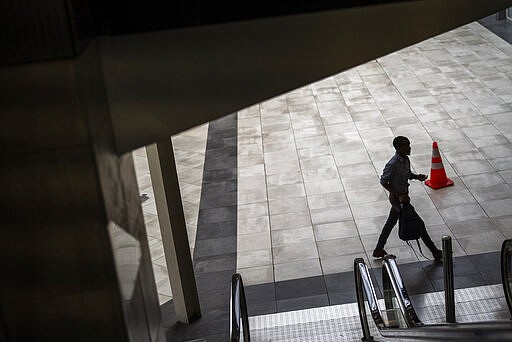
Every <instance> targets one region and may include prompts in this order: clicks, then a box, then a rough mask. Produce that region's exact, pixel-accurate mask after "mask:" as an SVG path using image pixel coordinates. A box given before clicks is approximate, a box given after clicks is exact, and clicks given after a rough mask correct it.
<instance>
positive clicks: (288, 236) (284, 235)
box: [272, 227, 315, 247]
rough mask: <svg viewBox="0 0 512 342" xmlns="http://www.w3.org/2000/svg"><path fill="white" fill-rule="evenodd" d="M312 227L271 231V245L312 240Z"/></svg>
mask: <svg viewBox="0 0 512 342" xmlns="http://www.w3.org/2000/svg"><path fill="white" fill-rule="evenodd" d="M313 241H315V236H314V234H313V228H312V227H303V228H292V229H282V230H274V231H272V246H274V247H279V246H285V245H288V244H294V243H300V242H313Z"/></svg>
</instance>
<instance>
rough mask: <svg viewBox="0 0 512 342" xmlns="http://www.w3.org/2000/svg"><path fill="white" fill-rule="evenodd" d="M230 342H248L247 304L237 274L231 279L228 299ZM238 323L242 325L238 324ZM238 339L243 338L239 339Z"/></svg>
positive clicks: (240, 277) (239, 276) (249, 338)
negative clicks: (229, 297)
mask: <svg viewBox="0 0 512 342" xmlns="http://www.w3.org/2000/svg"><path fill="white" fill-rule="evenodd" d="M229 317H230V330H229V341H230V342H238V341H244V342H250V341H251V335H250V332H249V314H248V312H247V303H246V301H245V291H244V284H243V282H242V276H241V275H240V274H238V273H235V274H233V277H232V278H231V299H230V315H229ZM240 322H241V323H242V324H240ZM240 337H243V338H242V339H240Z"/></svg>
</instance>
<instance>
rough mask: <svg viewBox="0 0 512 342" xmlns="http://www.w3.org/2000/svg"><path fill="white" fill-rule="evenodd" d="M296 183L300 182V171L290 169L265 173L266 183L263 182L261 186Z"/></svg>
mask: <svg viewBox="0 0 512 342" xmlns="http://www.w3.org/2000/svg"><path fill="white" fill-rule="evenodd" d="M297 183H302V174H301V172H300V171H291V172H282V173H275V174H271V175H267V179H266V184H265V182H263V186H264V187H265V186H266V185H268V186H280V185H286V184H297Z"/></svg>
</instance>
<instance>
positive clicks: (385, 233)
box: [375, 207, 400, 250]
mask: <svg viewBox="0 0 512 342" xmlns="http://www.w3.org/2000/svg"><path fill="white" fill-rule="evenodd" d="M399 216H400V213H399V212H398V211H397V210H396V209H395V208H394V207H391V210H390V211H389V216H388V219H387V220H386V223H385V224H384V227H382V232H381V233H380V236H379V241H378V242H377V247H375V250H383V249H384V246H385V245H386V241H387V240H388V237H389V234H391V231H392V230H393V227H395V225H396V223H397V221H398V217H399Z"/></svg>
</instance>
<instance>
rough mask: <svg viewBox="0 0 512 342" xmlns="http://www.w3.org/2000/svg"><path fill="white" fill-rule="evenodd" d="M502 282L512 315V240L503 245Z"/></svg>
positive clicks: (504, 242)
mask: <svg viewBox="0 0 512 342" xmlns="http://www.w3.org/2000/svg"><path fill="white" fill-rule="evenodd" d="M501 282H502V284H503V292H504V293H505V299H506V300H507V305H508V311H509V312H510V314H511V315H512V289H511V287H512V239H510V240H505V241H503V244H502V245H501Z"/></svg>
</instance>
